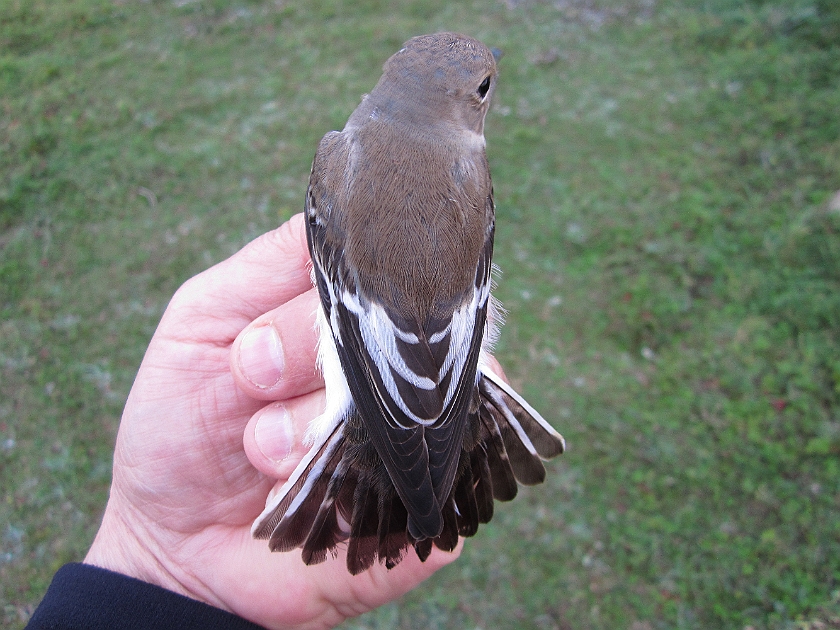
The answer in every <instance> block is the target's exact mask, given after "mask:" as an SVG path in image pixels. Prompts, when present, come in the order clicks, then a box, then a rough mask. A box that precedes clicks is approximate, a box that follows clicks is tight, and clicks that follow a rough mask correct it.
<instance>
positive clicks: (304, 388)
mask: <svg viewBox="0 0 840 630" xmlns="http://www.w3.org/2000/svg"><path fill="white" fill-rule="evenodd" d="M318 304H319V301H318V294H317V292H316V291H315V289H310V290H309V291H307V292H306V293H303V294H301V295H298V296H297V297H295V298H292V299H291V300H289V301H288V302H286V303H285V304H283V305H282V306H280V307H278V308H276V309H274V310H273V311H269V312H268V313H266V314H264V315H261V316H260V317H258V318H257V319H256V320H254V321H253V322H251V323H250V324H249V325H248V326H247V327H246V328H245V329H244V330H243V331H242V332H241V333H240V334H239V336H238V337H237V338H236V341H234V342H233V347H232V348H231V355H230V357H231V360H230V368H231V373H232V374H233V378H234V381H235V382H236V384H237V386H238V387H239V388H240V389H242V391H244V392H245V393H246V394H248V395H249V396H250V397H252V398H256V399H257V400H283V399H286V398H293V397H295V396H300V395H302V394H307V393H309V392H311V391H314V390H316V389H318V388H320V387H323V385H324V381H323V378H322V377H321V374H320V372H319V371H318V370H316V369H315V358H316V355H317V345H318V334H317V332H316V331H315V311H316V310H317V308H318Z"/></svg>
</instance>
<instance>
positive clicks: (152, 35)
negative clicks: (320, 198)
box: [0, 0, 840, 630]
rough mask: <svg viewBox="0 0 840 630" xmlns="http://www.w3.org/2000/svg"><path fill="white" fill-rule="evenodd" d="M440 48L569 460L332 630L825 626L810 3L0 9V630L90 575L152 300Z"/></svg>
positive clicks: (817, 4) (836, 493) (825, 274)
mask: <svg viewBox="0 0 840 630" xmlns="http://www.w3.org/2000/svg"><path fill="white" fill-rule="evenodd" d="M442 29H451V30H460V31H463V32H466V33H468V34H470V35H473V36H476V37H479V38H480V39H482V40H484V41H485V42H487V43H488V44H490V45H493V46H498V47H499V48H502V49H503V50H504V51H505V57H504V59H503V61H502V79H501V83H500V86H499V89H498V91H497V96H496V102H495V104H494V106H493V109H492V112H491V114H490V118H489V119H488V128H487V136H488V146H489V158H490V162H491V168H492V171H493V176H494V183H495V189H496V195H497V203H498V237H497V246H496V251H497V262H498V263H499V265H500V266H501V267H502V269H503V271H504V274H503V276H502V278H501V281H500V285H499V289H498V296H499V297H500V298H501V299H502V300H503V301H504V303H505V305H506V307H507V308H508V309H509V316H508V324H507V326H506V327H505V329H504V332H503V335H502V341H501V344H500V348H499V355H500V357H501V359H502V361H503V363H504V364H505V365H506V367H507V370H508V373H509V375H510V376H511V377H512V378H513V380H514V382H515V383H516V384H517V385H518V386H520V387H521V390H522V391H524V393H525V394H526V396H527V398H528V399H529V400H530V401H531V402H532V403H533V404H534V405H535V406H536V407H537V408H539V409H542V410H543V411H544V412H545V414H546V416H547V417H549V419H550V420H551V421H552V422H553V423H554V424H555V425H556V426H557V427H558V428H559V429H560V430H561V431H562V432H563V433H564V435H565V436H566V438H567V440H568V442H569V444H570V449H569V452H568V453H567V454H566V455H564V456H563V457H562V458H561V460H559V461H557V462H554V463H552V464H551V465H550V471H549V478H548V480H547V482H546V484H545V485H543V486H540V487H537V488H533V489H528V490H526V491H524V492H522V493H521V494H520V496H519V497H518V498H517V499H516V501H514V502H513V503H511V504H506V505H502V506H499V508H498V510H497V516H496V517H494V520H493V522H492V523H490V524H489V525H488V526H486V527H483V528H482V530H481V531H480V532H479V534H478V536H477V537H476V538H475V539H473V540H471V541H470V542H469V543H468V545H467V548H466V551H465V553H464V556H463V557H462V558H461V560H460V561H459V562H458V563H457V564H456V565H455V566H452V567H449V568H447V569H446V570H444V571H442V572H441V573H440V574H439V575H437V576H435V577H434V578H433V579H432V580H430V581H429V582H428V583H427V584H426V585H424V586H423V587H421V588H420V589H419V590H418V591H416V592H414V593H412V594H410V595H408V596H407V597H406V598H404V599H403V600H402V601H400V602H398V603H394V604H391V605H388V606H385V607H384V608H382V609H380V610H377V611H374V612H373V613H370V614H369V615H367V616H365V617H362V618H360V619H358V620H355V621H351V622H348V623H347V624H346V627H347V628H348V629H349V628H357V629H361V628H406V629H407V628H415V627H416V628H430V627H431V628H463V627H478V628H513V627H516V628H563V629H565V628H628V629H633V630H648V629H659V628H685V629H694V628H718V627H720V628H754V629H759V628H768V629H774V630H775V629H783V628H784V629H787V628H797V629H816V628H824V627H838V625H840V560H838V558H840V481H838V480H840V297H838V296H840V208H838V206H840V200H838V199H837V198H836V197H834V195H835V193H836V191H837V190H838V189H840V122H839V121H840V118H838V116H837V115H836V112H838V111H840V44H838V42H840V11H838V8H837V5H836V3H834V2H832V0H791V1H788V2H774V1H771V0H767V1H764V2H761V1H758V0H754V1H739V0H702V1H701V0H686V1H684V2H677V1H676V0H660V1H658V2H654V1H653V0H615V1H613V2H609V1H607V0H567V1H565V0H564V1H563V2H557V3H554V4H551V3H543V2H538V1H531V2H528V1H521V2H516V1H511V2H507V3H497V2H490V1H486V2H484V1H481V2H480V1H477V0H474V1H468V2H464V3H444V2H436V1H432V2H419V1H415V2H401V3H399V6H396V5H394V4H389V3H379V2H375V1H373V0H369V1H367V2H362V3H355V5H354V6H353V8H352V9H351V8H349V7H346V6H344V5H343V4H342V3H339V2H330V1H328V0H322V1H318V2H311V3H284V2H257V1H253V2H251V1H246V0H239V1H238V2H221V1H214V0H193V1H189V0H184V1H179V2H163V1H155V2H143V3H129V2H116V1H115V2H106V1H104V0H75V1H72V2H71V1H65V2H55V3H51V2H47V1H46V0H33V1H31V2H24V1H23V0H0V175H2V179H0V311H2V321H0V475H2V484H0V486H2V502H0V527H2V531H0V580H2V582H1V583H0V601H2V604H3V615H4V625H7V626H11V627H21V626H22V625H24V623H25V620H26V619H27V617H28V615H29V614H30V613H31V611H32V610H33V608H34V606H35V605H37V602H38V601H39V599H40V597H41V596H42V595H43V592H44V590H45V589H46V586H47V585H48V583H49V580H50V578H51V576H52V574H53V572H54V571H55V570H56V569H57V568H58V567H59V566H60V565H61V564H63V563H65V562H69V561H75V560H79V559H80V558H82V557H83V555H84V552H85V551H86V549H87V546H88V545H89V544H90V541H91V540H92V537H93V534H94V532H95V531H96V528H97V526H98V519H99V517H100V515H101V511H102V508H103V507H104V504H105V501H106V497H107V488H108V483H109V475H110V459H111V449H112V446H113V440H114V436H115V432H116V427H117V422H118V418H119V415H120V411H121V408H122V404H123V402H124V399H125V396H126V395H127V393H128V390H129V389H130V387H131V383H132V379H133V377H134V374H135V372H136V369H137V367H138V365H139V362H140V359H141V357H142V355H143V352H144V350H145V346H146V344H147V343H148V340H149V338H150V336H151V334H152V332H153V331H154V327H155V325H156V323H157V320H158V318H159V316H160V314H161V313H162V311H163V309H164V307H165V305H166V303H167V300H168V299H169V297H170V296H171V294H172V293H173V291H174V290H175V289H176V288H177V287H178V285H179V284H180V283H181V282H182V281H184V280H185V279H186V278H188V277H190V276H191V275H193V274H195V273H196V272H198V271H200V270H201V269H204V268H206V267H207V266H209V265H210V264H212V263H214V262H216V261H218V260H221V259H223V258H225V257H226V256H228V255H229V254H230V253H232V252H233V251H235V250H236V249H238V248H239V247H240V246H242V245H243V244H244V243H245V242H247V241H248V240H249V239H251V238H253V237H254V236H255V235H257V234H259V233H261V232H263V231H265V230H268V229H270V228H272V227H274V226H276V225H277V224H278V223H279V222H281V221H282V220H284V219H286V218H287V217H289V216H291V214H293V213H295V212H298V211H299V210H300V208H301V207H302V199H303V192H304V190H305V185H306V180H307V177H308V169H309V162H310V159H311V156H312V153H313V151H314V148H315V146H316V144H317V141H318V139H319V138H320V137H321V135H323V133H324V132H326V131H327V130H330V129H336V128H341V126H342V125H343V123H344V121H345V120H346V118H347V116H348V115H349V113H350V112H351V111H352V110H353V108H354V107H355V106H356V104H357V103H358V100H359V96H360V95H361V94H362V93H364V92H365V91H366V90H369V89H370V87H371V86H372V85H373V84H374V83H375V81H376V79H377V78H378V75H379V72H380V68H381V64H382V62H383V61H384V60H385V59H386V58H387V57H388V56H389V55H390V54H391V53H392V52H393V51H395V50H396V49H397V48H398V46H399V45H400V44H401V43H402V42H403V41H404V40H405V39H407V38H408V37H410V36H412V35H415V34H419V33H423V32H433V31H436V30H442ZM832 199H834V201H832ZM820 624H822V625H820Z"/></svg>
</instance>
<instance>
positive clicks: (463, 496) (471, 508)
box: [455, 447, 493, 542]
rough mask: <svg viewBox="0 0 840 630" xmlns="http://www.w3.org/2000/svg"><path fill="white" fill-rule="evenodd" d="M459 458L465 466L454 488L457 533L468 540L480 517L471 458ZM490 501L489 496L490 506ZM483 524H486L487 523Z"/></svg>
mask: <svg viewBox="0 0 840 630" xmlns="http://www.w3.org/2000/svg"><path fill="white" fill-rule="evenodd" d="M476 448H480V447H476ZM461 457H462V458H463V459H464V460H465V466H464V471H463V472H462V474H461V479H460V480H459V481H458V485H457V486H456V487H455V505H456V506H457V507H458V533H459V534H460V535H461V536H464V537H465V538H469V537H470V536H474V535H475V533H476V532H477V531H478V524H479V523H480V522H481V517H480V515H479V509H478V502H477V500H476V481H475V480H474V478H473V472H472V465H471V463H470V461H471V460H472V459H473V458H472V456H471V455H468V454H466V453H461ZM479 483H480V479H479ZM491 492H492V490H491ZM492 501H493V496H492V494H491V496H490V502H491V505H492ZM484 522H485V523H486V522H487V521H484ZM456 542H457V541H456Z"/></svg>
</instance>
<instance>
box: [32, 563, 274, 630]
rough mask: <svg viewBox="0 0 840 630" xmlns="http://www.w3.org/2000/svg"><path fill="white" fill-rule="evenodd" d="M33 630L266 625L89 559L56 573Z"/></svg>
mask: <svg viewBox="0 0 840 630" xmlns="http://www.w3.org/2000/svg"><path fill="white" fill-rule="evenodd" d="M26 628H27V630H47V629H49V630H82V629H85V630H100V629H101V630H106V629H109V630H125V629H131V630H141V629H146V628H155V629H156V630H167V629H169V628H173V629H174V628H178V629H179V630H190V629H192V628H196V629H198V628H207V629H210V630H213V629H220V628H225V629H226V630H228V629H230V630H260V628H261V626H258V625H256V624H253V623H251V622H250V621H246V620H245V619H242V618H241V617H237V616H236V615H234V614H232V613H229V612H226V611H224V610H221V609H219V608H214V607H213V606H210V605H209V604H205V603H202V602H199V601H196V600H194V599H190V598H189V597H184V596H183V595H179V594H178V593H173V592H172V591H168V590H166V589H164V588H161V587H159V586H154V585H153V584H148V583H146V582H142V581H140V580H137V579H135V578H131V577H128V576H126V575H121V574H119V573H114V572H113V571H107V570H105V569H100V568H98V567H94V566H90V565H87V564H67V565H64V566H63V567H61V569H59V570H58V573H56V574H55V577H53V580H52V583H51V584H50V587H49V589H48V590H47V594H46V595H45V596H44V599H43V601H42V602H41V604H40V605H39V606H38V608H37V609H36V610H35V613H34V614H33V615H32V619H31V620H30V621H29V625H27V626H26Z"/></svg>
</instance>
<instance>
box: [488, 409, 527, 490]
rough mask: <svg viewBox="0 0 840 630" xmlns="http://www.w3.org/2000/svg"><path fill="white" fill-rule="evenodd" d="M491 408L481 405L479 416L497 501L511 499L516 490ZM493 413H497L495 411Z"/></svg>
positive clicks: (511, 470)
mask: <svg viewBox="0 0 840 630" xmlns="http://www.w3.org/2000/svg"><path fill="white" fill-rule="evenodd" d="M491 409H493V408H492V407H490V406H489V405H482V406H481V410H480V411H479V417H480V418H481V424H482V432H484V433H486V435H485V436H483V438H484V442H483V443H484V444H485V446H486V449H487V464H488V466H489V468H490V479H491V481H492V487H493V498H495V499H498V500H499V501H511V500H512V499H513V498H514V497H515V496H516V493H517V491H518V489H519V488H518V486H517V485H516V478H515V477H514V476H513V469H512V468H511V465H510V459H509V458H508V454H507V450H506V449H505V443H504V440H503V439H502V434H501V431H500V430H499V425H498V423H497V422H496V419H495V418H494V417H493V412H492V411H491ZM495 415H497V416H498V415H499V414H498V413H496V414H495Z"/></svg>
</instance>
